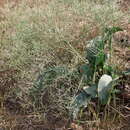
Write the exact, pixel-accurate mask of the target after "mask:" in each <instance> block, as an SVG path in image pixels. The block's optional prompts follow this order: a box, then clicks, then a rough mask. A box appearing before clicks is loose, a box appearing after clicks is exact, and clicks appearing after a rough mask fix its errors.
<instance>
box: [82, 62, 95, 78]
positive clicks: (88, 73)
mask: <svg viewBox="0 0 130 130" xmlns="http://www.w3.org/2000/svg"><path fill="white" fill-rule="evenodd" d="M80 73H81V74H82V75H83V76H84V77H85V79H86V80H90V79H91V78H92V76H93V70H92V67H90V65H88V64H83V65H81V66H80Z"/></svg>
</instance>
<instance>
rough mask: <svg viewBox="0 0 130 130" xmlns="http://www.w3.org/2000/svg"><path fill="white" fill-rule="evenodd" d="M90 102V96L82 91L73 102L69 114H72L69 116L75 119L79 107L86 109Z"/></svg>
mask: <svg viewBox="0 0 130 130" xmlns="http://www.w3.org/2000/svg"><path fill="white" fill-rule="evenodd" d="M90 100H91V96H89V95H88V94H87V93H86V92H84V91H82V92H81V93H80V94H79V95H77V96H76V97H75V99H74V101H73V102H72V104H71V112H72V113H71V114H72V116H73V118H74V119H76V118H77V116H78V113H79V111H80V109H81V107H87V105H88V103H89V102H90Z"/></svg>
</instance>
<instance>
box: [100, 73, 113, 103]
mask: <svg viewBox="0 0 130 130" xmlns="http://www.w3.org/2000/svg"><path fill="white" fill-rule="evenodd" d="M111 89H112V77H111V76H109V75H106V74H104V75H102V77H101V78H100V80H99V82H98V97H99V100H100V101H101V103H102V104H107V102H108V99H109V96H110V90H111Z"/></svg>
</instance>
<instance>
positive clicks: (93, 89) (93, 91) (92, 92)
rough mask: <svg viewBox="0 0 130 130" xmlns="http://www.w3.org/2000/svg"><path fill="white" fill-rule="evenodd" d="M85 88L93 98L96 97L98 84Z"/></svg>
mask: <svg viewBox="0 0 130 130" xmlns="http://www.w3.org/2000/svg"><path fill="white" fill-rule="evenodd" d="M83 89H84V91H85V92H86V93H87V94H88V95H90V96H91V97H92V98H95V97H96V95H97V86H96V85H92V86H87V87H84V88H83Z"/></svg>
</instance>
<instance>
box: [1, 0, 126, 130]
mask: <svg viewBox="0 0 130 130" xmlns="http://www.w3.org/2000/svg"><path fill="white" fill-rule="evenodd" d="M0 11H1V14H0V21H1V22H0V34H1V35H0V39H1V42H0V67H1V70H7V69H11V68H15V69H16V70H18V71H19V77H20V78H19V80H18V83H17V88H16V89H15V91H14V90H13V92H14V93H13V94H12V93H11V94H10V95H8V96H7V97H6V100H5V101H6V104H5V107H8V108H9V109H10V110H9V109H8V112H9V113H7V111H6V110H5V109H6V108H4V112H5V113H4V112H3V113H2V115H3V116H1V122H2V123H1V124H2V125H5V124H4V123H3V122H6V123H7V124H6V125H7V127H12V129H14V128H15V126H17V124H18V123H19V122H20V123H19V124H20V128H19V129H29V125H28V123H27V122H26V120H25V122H24V121H23V120H24V119H23V120H22V121H19V118H20V117H18V119H16V118H13V119H12V117H13V116H12V115H11V119H9V120H8V117H7V116H5V115H7V114H9V115H10V113H14V111H13V112H12V111H11V110H12V109H14V110H16V111H17V109H20V112H18V113H16V115H19V114H20V113H23V115H25V118H26V119H27V120H28V118H29V120H30V123H31V125H30V126H31V128H30V129H34V128H33V127H36V126H35V124H38V125H39V126H42V125H41V124H45V123H46V122H49V123H50V124H49V125H50V127H51V124H56V125H55V127H58V122H59V120H62V121H61V123H62V122H64V121H66V119H67V121H66V122H68V120H69V117H68V116H69V115H68V106H69V104H70V102H71V100H72V99H73V97H74V96H75V94H76V93H77V92H78V89H77V88H78V87H81V86H80V85H81V84H80V82H79V79H78V80H77V79H76V77H73V78H72V77H62V76H60V77H58V78H57V79H56V80H55V81H54V82H52V84H51V85H50V86H49V87H48V88H47V90H46V91H45V92H42V93H41V95H40V98H39V99H38V103H39V104H37V105H38V106H37V107H36V104H35V103H34V102H32V100H31V99H30V95H29V89H30V88H32V87H33V84H34V82H35V81H36V78H37V77H38V75H39V73H42V71H43V69H44V68H45V66H48V65H49V64H54V66H61V65H64V66H65V67H69V68H70V72H69V73H71V72H72V70H73V69H74V68H75V66H77V65H78V64H79V63H80V62H82V54H83V51H84V48H85V47H84V46H85V42H86V40H89V39H92V38H94V37H95V36H97V35H100V34H101V33H102V30H103V29H104V28H105V27H108V26H115V25H120V24H121V22H122V19H124V17H127V14H125V13H122V12H121V11H120V10H119V8H118V5H117V4H116V2H115V1H111V2H107V1H106V2H103V3H100V2H99V3H97V4H95V3H94V2H91V1H89V0H83V1H79V0H75V1H74V0H37V1H35V0H30V1H25V0H23V1H21V2H19V4H17V5H15V4H14V3H8V4H6V5H5V6H4V8H1V9H0ZM68 57H69V58H70V59H69V61H68ZM66 59H67V60H66ZM12 74H13V73H12ZM71 76H72V75H71ZM71 78H72V79H71ZM60 85H61V86H60ZM13 107H14V108H13ZM15 107H16V109H15ZM17 107H18V108H17ZM90 113H91V112H90ZM96 114H97V116H95V115H93V116H92V118H91V119H92V120H97V121H98V120H99V118H100V116H98V114H99V113H96ZM118 114H119V113H118ZM29 115H30V117H29ZM119 115H120V114H119ZM4 116H5V117H4ZM61 117H63V118H61ZM108 117H109V116H108ZM3 118H4V119H3ZM64 118H66V119H64ZM114 118H115V117H113V120H115V119H114ZM7 120H8V121H7ZM37 120H38V121H37ZM92 120H90V119H89V122H90V125H89V123H88V125H89V127H90V126H91V125H92V124H91V123H92ZM10 122H13V123H12V125H10V124H9V123H10ZM112 123H113V122H112ZM2 125H1V126H2ZM22 125H23V127H22ZM66 125H67V123H66ZM94 125H95V124H94ZM92 126H93V125H92ZM103 126H105V125H103ZM103 126H101V127H103ZM43 127H44V128H46V126H43ZM53 127H54V126H53ZM51 128H52V127H51ZM51 128H50V129H51ZM96 128H100V125H99V124H98V125H97V127H96ZM16 129H17V128H16ZM48 129H49V128H48Z"/></svg>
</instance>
